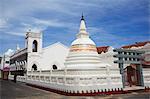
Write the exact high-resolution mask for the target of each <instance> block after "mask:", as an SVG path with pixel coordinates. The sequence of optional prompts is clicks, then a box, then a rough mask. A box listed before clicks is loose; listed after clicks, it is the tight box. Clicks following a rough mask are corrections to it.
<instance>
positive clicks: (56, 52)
mask: <svg viewBox="0 0 150 99" xmlns="http://www.w3.org/2000/svg"><path fill="white" fill-rule="evenodd" d="M68 52H69V48H67V47H66V46H65V45H63V44H61V43H59V42H58V43H55V44H53V45H50V46H48V47H46V48H44V49H43V52H42V57H41V64H40V66H41V69H42V70H50V69H51V68H52V65H54V64H55V65H57V68H58V69H62V68H64V67H65V66H64V62H65V59H66V57H67V55H68Z"/></svg>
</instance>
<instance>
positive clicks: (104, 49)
mask: <svg viewBox="0 0 150 99" xmlns="http://www.w3.org/2000/svg"><path fill="white" fill-rule="evenodd" d="M108 48H109V46H101V47H97V52H98V54H101V53H102V52H104V53H106V52H107V51H108Z"/></svg>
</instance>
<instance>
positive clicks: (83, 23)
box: [80, 14, 86, 31]
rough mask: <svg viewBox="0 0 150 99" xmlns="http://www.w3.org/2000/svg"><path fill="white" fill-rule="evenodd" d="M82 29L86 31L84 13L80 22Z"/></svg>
mask: <svg viewBox="0 0 150 99" xmlns="http://www.w3.org/2000/svg"><path fill="white" fill-rule="evenodd" d="M80 31H86V25H85V19H84V16H83V14H82V17H81V22H80Z"/></svg>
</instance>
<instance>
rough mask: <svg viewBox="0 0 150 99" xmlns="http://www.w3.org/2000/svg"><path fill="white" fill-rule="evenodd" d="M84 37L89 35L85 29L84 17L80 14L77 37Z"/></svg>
mask: <svg viewBox="0 0 150 99" xmlns="http://www.w3.org/2000/svg"><path fill="white" fill-rule="evenodd" d="M84 37H89V35H88V33H87V31H86V25H85V19H84V16H83V14H82V17H81V22H80V28H79V33H78V34H77V38H84Z"/></svg>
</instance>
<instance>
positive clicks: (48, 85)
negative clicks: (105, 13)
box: [9, 16, 150, 95]
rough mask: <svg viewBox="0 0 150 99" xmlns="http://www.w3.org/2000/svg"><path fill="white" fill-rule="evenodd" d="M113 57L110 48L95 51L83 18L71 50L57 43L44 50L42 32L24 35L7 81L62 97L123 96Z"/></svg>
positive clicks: (118, 71)
mask: <svg viewBox="0 0 150 99" xmlns="http://www.w3.org/2000/svg"><path fill="white" fill-rule="evenodd" d="M114 54H115V52H113V48H112V47H107V52H106V53H105V51H104V52H103V53H102V52H100V51H99V50H98V48H97V47H96V44H95V43H94V41H93V40H91V38H90V37H89V33H88V32H87V29H86V24H85V20H84V17H83V16H82V18H81V22H80V28H79V33H77V35H76V39H75V40H74V41H73V42H72V44H71V46H70V48H68V47H66V46H65V45H63V44H61V43H59V42H58V43H55V44H52V45H50V46H48V47H45V48H43V47H42V33H33V32H31V31H29V32H27V34H26V47H25V48H24V49H18V50H17V51H16V52H15V53H14V54H13V55H11V57H10V74H9V79H16V80H17V81H22V82H26V83H27V84H28V85H32V86H36V87H40V88H44V89H49V90H51V91H54V92H58V93H61V94H65V95H92V94H101V93H115V92H117V93H123V92H124V86H123V81H122V75H121V74H120V68H119V66H118V65H117V64H115V63H114V61H115V58H114V57H113V55H114ZM148 79H149V78H148ZM149 84H150V82H149V81H148V84H147V85H148V86H149ZM142 87H144V86H142Z"/></svg>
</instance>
